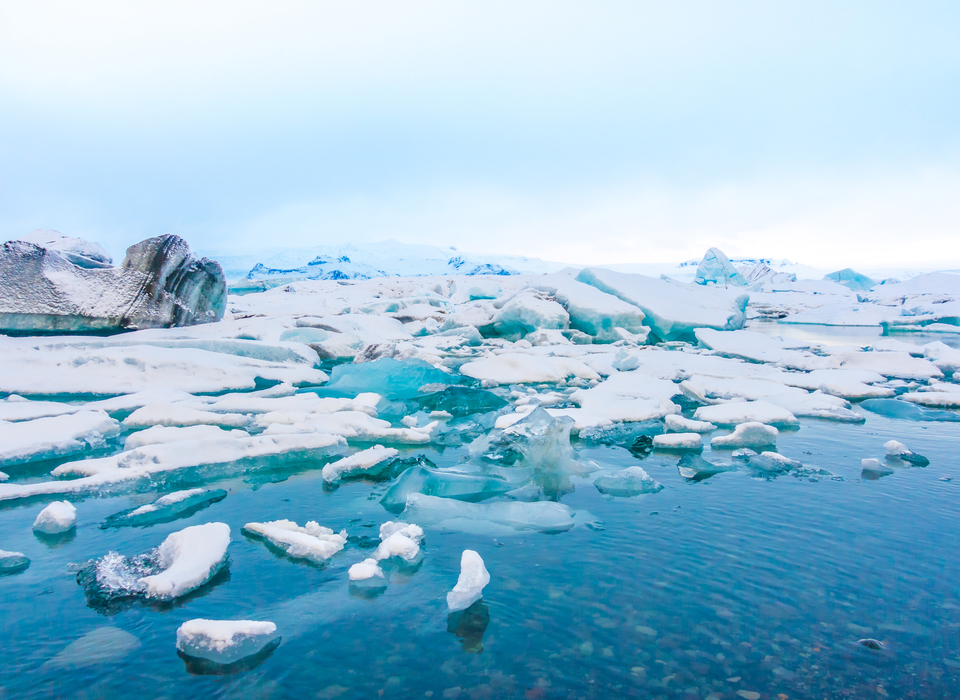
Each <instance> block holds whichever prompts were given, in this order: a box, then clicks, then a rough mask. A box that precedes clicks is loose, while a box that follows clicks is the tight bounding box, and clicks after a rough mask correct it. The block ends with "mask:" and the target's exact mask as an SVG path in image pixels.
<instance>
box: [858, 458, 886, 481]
mask: <svg viewBox="0 0 960 700" xmlns="http://www.w3.org/2000/svg"><path fill="white" fill-rule="evenodd" d="M860 467H861V468H862V469H863V472H862V476H863V477H864V478H865V479H879V478H880V477H881V476H887V475H888V474H893V469H891V468H890V467H889V466H888V465H886V464H884V463H883V462H881V461H880V460H879V459H873V458H869V459H861V460H860Z"/></svg>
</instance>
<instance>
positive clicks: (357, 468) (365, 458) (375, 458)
mask: <svg viewBox="0 0 960 700" xmlns="http://www.w3.org/2000/svg"><path fill="white" fill-rule="evenodd" d="M399 454H400V452H399V451H398V450H395V449H394V448H392V447H384V446H383V445H374V446H373V447H371V448H370V449H367V450H361V451H360V452H356V453H354V454H352V455H350V456H349V457H344V458H343V459H338V460H337V461H336V462H332V463H330V464H328V465H327V466H325V467H324V468H323V471H322V472H321V474H322V476H323V480H324V481H326V482H327V483H331V484H332V483H337V482H338V481H340V480H341V479H345V478H349V477H352V476H361V475H368V476H378V475H379V474H380V473H381V472H382V471H383V469H384V468H385V467H387V466H388V465H389V463H390V460H392V459H393V458H394V457H396V456H397V455H399Z"/></svg>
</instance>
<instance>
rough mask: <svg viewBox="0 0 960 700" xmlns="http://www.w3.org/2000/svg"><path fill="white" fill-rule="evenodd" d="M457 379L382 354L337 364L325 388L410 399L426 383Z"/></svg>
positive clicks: (418, 363) (421, 363)
mask: <svg viewBox="0 0 960 700" xmlns="http://www.w3.org/2000/svg"><path fill="white" fill-rule="evenodd" d="M461 379H462V378H461V377H459V376H458V375H453V374H449V373H447V372H444V371H442V370H439V369H437V368H436V367H434V366H433V365H431V364H429V363H427V362H424V361H423V360H413V359H411V360H395V359H393V358H391V357H384V358H381V359H379V360H374V361H373V362H362V363H360V364H347V365H337V366H336V367H334V368H333V371H332V372H331V373H330V383H329V384H327V387H326V388H327V389H332V390H334V391H337V392H341V393H343V394H350V395H355V394H358V393H361V392H376V393H377V394H380V395H381V396H386V397H387V398H390V399H412V398H414V397H415V396H418V395H419V394H420V393H421V392H420V387H422V386H424V385H426V384H457V383H459V381H460V380H461Z"/></svg>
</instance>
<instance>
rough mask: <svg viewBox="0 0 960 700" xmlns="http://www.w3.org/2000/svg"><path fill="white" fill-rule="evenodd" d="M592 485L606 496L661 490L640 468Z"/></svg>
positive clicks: (613, 475) (619, 473) (629, 469)
mask: <svg viewBox="0 0 960 700" xmlns="http://www.w3.org/2000/svg"><path fill="white" fill-rule="evenodd" d="M698 437H699V436H698ZM593 485H594V486H596V487H597V491H599V492H600V493H604V494H607V495H608V496H639V495H640V494H644V493H657V492H658V491H660V490H662V489H663V485H662V484H660V483H659V482H657V481H655V480H654V479H653V477H651V476H650V475H649V474H647V472H646V471H645V470H644V469H643V468H642V467H627V468H626V469H621V470H620V471H618V472H615V473H613V474H610V475H609V476H600V477H597V479H596V480H595V481H594V482H593Z"/></svg>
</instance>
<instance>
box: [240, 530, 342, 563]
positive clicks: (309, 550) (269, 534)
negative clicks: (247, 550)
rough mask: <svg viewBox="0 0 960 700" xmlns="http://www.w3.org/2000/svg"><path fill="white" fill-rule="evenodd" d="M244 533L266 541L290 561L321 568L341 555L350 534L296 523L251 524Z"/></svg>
mask: <svg viewBox="0 0 960 700" xmlns="http://www.w3.org/2000/svg"><path fill="white" fill-rule="evenodd" d="M243 532H244V534H247V535H256V536H258V537H261V538H263V539H264V540H266V541H267V542H269V543H270V544H272V545H273V546H274V547H276V548H277V549H280V550H282V551H283V552H284V553H285V554H286V555H287V556H289V557H292V558H294V559H306V560H308V561H312V562H314V563H318V564H320V563H323V562H325V561H326V560H327V559H329V558H330V557H332V556H333V555H334V554H336V553H337V552H339V551H340V550H341V549H343V546H344V545H345V544H346V543H347V531H346V530H341V531H340V532H339V533H336V532H334V531H333V530H331V529H330V528H328V527H323V526H321V525H319V524H317V523H316V522H314V521H312V520H311V521H310V522H308V523H307V524H306V525H305V526H304V527H300V526H299V525H297V524H296V523H295V522H293V521H292V520H274V521H272V522H266V523H247V524H246V525H244V526H243Z"/></svg>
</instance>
